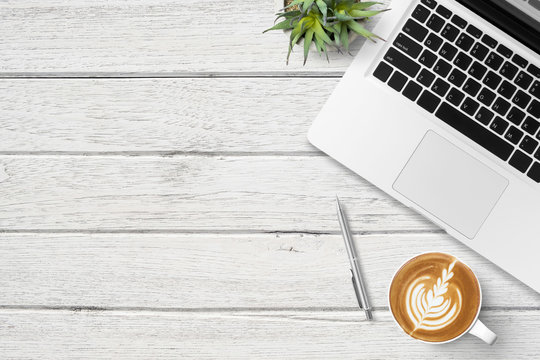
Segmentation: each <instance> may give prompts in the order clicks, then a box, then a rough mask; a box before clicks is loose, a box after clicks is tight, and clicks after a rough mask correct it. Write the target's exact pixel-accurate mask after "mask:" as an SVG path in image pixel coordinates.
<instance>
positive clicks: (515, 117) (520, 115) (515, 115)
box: [506, 106, 525, 125]
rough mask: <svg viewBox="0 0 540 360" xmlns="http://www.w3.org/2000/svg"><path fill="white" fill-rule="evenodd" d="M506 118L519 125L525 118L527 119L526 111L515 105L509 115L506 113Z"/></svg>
mask: <svg viewBox="0 0 540 360" xmlns="http://www.w3.org/2000/svg"><path fill="white" fill-rule="evenodd" d="M506 119H508V120H509V121H511V122H513V123H514V124H516V125H519V124H521V122H522V121H523V119H525V113H524V112H523V111H521V110H519V109H518V108H517V107H515V106H513V107H512V109H510V111H509V112H508V115H506Z"/></svg>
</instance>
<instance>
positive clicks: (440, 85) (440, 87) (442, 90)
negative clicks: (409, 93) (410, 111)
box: [431, 79, 450, 97]
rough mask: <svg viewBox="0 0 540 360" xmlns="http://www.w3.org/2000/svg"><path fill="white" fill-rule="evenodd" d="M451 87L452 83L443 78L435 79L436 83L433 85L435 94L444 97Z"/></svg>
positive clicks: (432, 89)
mask: <svg viewBox="0 0 540 360" xmlns="http://www.w3.org/2000/svg"><path fill="white" fill-rule="evenodd" d="M448 89H450V84H449V83H447V82H446V81H444V80H442V79H437V80H435V83H434V84H433V86H432V87H431V91H433V92H434V93H435V94H437V95H439V96H441V97H443V96H444V95H446V92H447V91H448Z"/></svg>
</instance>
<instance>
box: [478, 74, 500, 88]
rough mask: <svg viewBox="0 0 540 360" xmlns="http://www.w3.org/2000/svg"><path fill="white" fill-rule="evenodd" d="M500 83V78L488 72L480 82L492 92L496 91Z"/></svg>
mask: <svg viewBox="0 0 540 360" xmlns="http://www.w3.org/2000/svg"><path fill="white" fill-rule="evenodd" d="M501 81H502V77H500V76H499V75H497V74H495V73H494V72H493V71H491V70H490V71H489V72H488V73H487V75H486V77H485V78H484V81H482V82H483V83H484V84H485V85H487V86H488V87H489V88H491V89H492V90H495V89H497V87H498V86H499V84H500V83H501Z"/></svg>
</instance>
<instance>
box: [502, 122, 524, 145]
mask: <svg viewBox="0 0 540 360" xmlns="http://www.w3.org/2000/svg"><path fill="white" fill-rule="evenodd" d="M522 137H523V131H521V130H519V129H518V128H517V127H515V126H510V129H508V131H507V132H506V134H504V138H505V139H506V140H508V141H510V142H511V143H512V144H514V145H517V144H519V140H521V138H522Z"/></svg>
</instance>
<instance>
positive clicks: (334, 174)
mask: <svg viewBox="0 0 540 360" xmlns="http://www.w3.org/2000/svg"><path fill="white" fill-rule="evenodd" d="M0 167H3V168H4V169H5V171H6V173H7V175H8V176H9V178H8V179H6V180H4V181H3V182H2V183H1V186H0V198H1V199H2V206H1V207H0V229H1V230H11V231H13V230H29V229H31V230H57V229H61V230H63V231H66V230H70V229H71V230H89V231H94V230H100V231H103V230H107V231H109V230H118V229H121V230H123V231H125V230H161V231H179V230H181V231H191V230H193V229H196V230H203V231H217V230H218V231H222V230H226V231H242V232H247V231H265V232H272V231H301V232H328V231H332V232H336V231H337V230H338V226H337V223H336V215H335V194H336V192H337V193H339V195H340V196H341V197H342V198H343V200H344V203H345V204H346V205H348V209H349V217H350V220H351V221H353V222H356V221H361V224H362V226H361V228H359V229H358V230H362V231H426V230H427V231H434V230H436V231H438V228H437V227H435V226H434V225H433V224H431V223H430V222H428V221H427V220H425V219H424V218H423V217H421V216H420V215H418V214H416V213H414V212H413V211H411V210H410V209H408V208H406V207H405V206H403V205H400V204H399V203H398V202H397V201H395V200H392V199H390V198H389V197H388V196H387V195H385V194H383V193H382V192H381V191H380V190H378V189H376V188H375V187H374V186H372V185H370V184H368V183H367V182H366V181H364V180H362V179H361V178H360V177H358V176H357V175H355V174H353V173H352V172H350V171H348V170H346V169H344V168H343V167H341V166H340V165H338V164H337V163H335V162H334V161H333V160H331V159H328V158H326V157H302V156H293V157H289V156H280V157H274V156H256V157H252V156H227V157H222V156H174V157H148V156H138V157H125V156H106V157H101V156H90V157H88V156H62V157H58V156H37V157H36V156H0Z"/></svg>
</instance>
